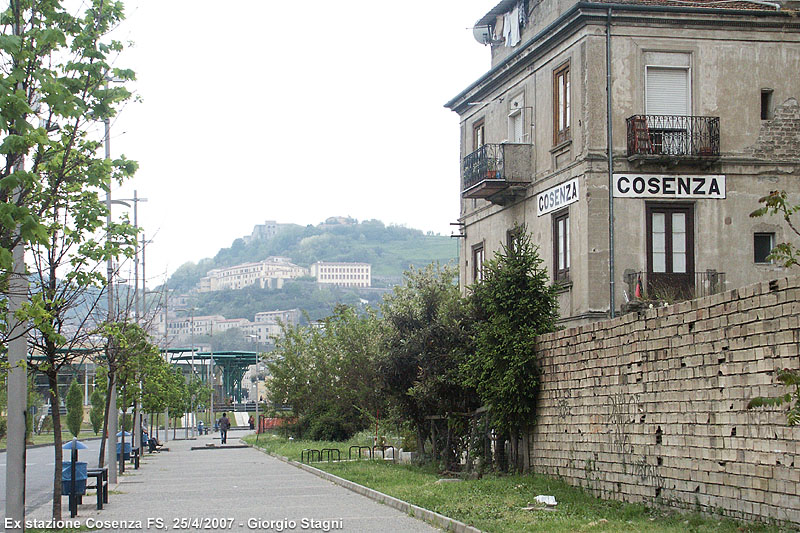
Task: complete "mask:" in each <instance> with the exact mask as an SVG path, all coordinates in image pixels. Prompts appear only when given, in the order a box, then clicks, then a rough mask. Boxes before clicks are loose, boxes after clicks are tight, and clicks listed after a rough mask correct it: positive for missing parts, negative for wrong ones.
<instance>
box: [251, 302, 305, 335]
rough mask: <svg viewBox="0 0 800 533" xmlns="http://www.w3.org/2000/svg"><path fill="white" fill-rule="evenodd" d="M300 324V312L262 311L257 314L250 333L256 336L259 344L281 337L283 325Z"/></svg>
mask: <svg viewBox="0 0 800 533" xmlns="http://www.w3.org/2000/svg"><path fill="white" fill-rule="evenodd" d="M299 323H300V310H299V309H289V310H286V311H262V312H261V313H256V316H255V320H254V322H253V323H252V324H251V325H250V328H249V333H250V334H251V335H255V336H256V339H257V340H258V342H263V343H266V342H270V341H271V340H272V339H274V338H276V337H280V335H281V325H286V326H296V325H297V324H299Z"/></svg>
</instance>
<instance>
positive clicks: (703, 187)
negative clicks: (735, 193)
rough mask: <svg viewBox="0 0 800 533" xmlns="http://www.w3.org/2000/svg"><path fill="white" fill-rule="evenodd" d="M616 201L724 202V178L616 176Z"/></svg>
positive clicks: (659, 175)
mask: <svg viewBox="0 0 800 533" xmlns="http://www.w3.org/2000/svg"><path fill="white" fill-rule="evenodd" d="M614 196H615V197H616V198H701V199H720V200H721V199H724V198H725V175H724V174H716V175H708V176H678V175H674V174H671V175H662V174H622V173H620V174H614Z"/></svg>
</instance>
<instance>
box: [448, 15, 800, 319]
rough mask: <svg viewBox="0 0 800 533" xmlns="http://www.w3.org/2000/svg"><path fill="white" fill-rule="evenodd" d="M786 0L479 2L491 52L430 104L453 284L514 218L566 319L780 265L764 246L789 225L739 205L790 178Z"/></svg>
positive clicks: (797, 34)
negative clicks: (438, 113)
mask: <svg viewBox="0 0 800 533" xmlns="http://www.w3.org/2000/svg"><path fill="white" fill-rule="evenodd" d="M795 4H796V3H795ZM788 6H789V4H781V3H773V2H766V1H752V2H749V1H744V0H743V1H736V2H733V1H732V2H724V3H723V2H716V1H710V0H709V1H706V0H695V1H689V2H686V1H678V0H647V1H646V2H645V1H644V0H642V1H622V2H617V3H609V2H601V1H580V2H576V1H574V0H541V1H533V0H531V1H514V0H511V1H506V0H504V1H502V2H500V3H498V4H497V5H496V6H495V7H494V8H493V9H492V10H491V11H489V12H488V13H486V14H485V15H484V16H483V17H482V18H481V19H480V20H478V21H477V23H476V24H475V36H476V38H477V39H478V41H479V42H480V43H481V44H483V45H486V46H489V47H490V48H491V58H492V59H491V68H490V70H489V71H488V72H487V73H486V74H485V75H483V76H482V77H481V78H480V79H478V80H477V81H476V82H474V83H473V84H471V85H470V86H469V87H467V88H466V89H464V90H463V91H462V92H461V93H460V94H458V95H457V96H456V97H454V98H453V99H452V100H450V101H449V102H447V104H446V107H447V108H449V109H451V110H453V111H455V112H456V113H458V115H459V118H460V126H461V131H460V138H461V187H460V191H461V193H460V197H461V213H460V218H459V223H460V225H461V229H462V231H461V232H460V233H461V234H462V235H464V237H463V239H462V240H461V247H460V261H459V265H460V274H461V275H460V280H461V284H462V288H464V289H465V290H466V286H467V285H469V284H471V283H474V282H475V281H478V280H480V278H481V274H482V268H483V267H482V265H483V262H484V261H485V260H486V259H488V258H490V257H491V256H492V255H493V253H494V252H496V251H497V250H498V249H499V248H500V247H501V245H502V244H507V243H511V242H513V239H514V237H515V236H514V235H513V228H515V227H516V225H517V224H519V225H524V226H525V227H526V228H527V232H528V233H529V234H530V236H531V238H532V240H533V242H534V243H535V244H537V245H538V246H539V252H540V255H541V256H542V258H543V259H544V262H545V264H546V266H547V268H548V270H549V271H550V273H551V276H552V280H553V281H554V282H559V283H560V285H561V289H560V292H559V305H560V310H561V316H562V320H563V321H564V322H566V323H571V324H578V323H583V322H588V321H593V320H597V319H600V318H605V317H607V316H609V315H610V314H616V313H618V312H619V309H620V306H621V305H622V304H623V303H624V302H626V300H629V299H633V298H635V297H636V296H641V297H642V298H651V297H657V298H663V299H667V300H670V299H672V300H674V299H681V298H687V297H688V298H691V297H696V296H701V295H705V294H710V293H715V292H719V291H721V290H723V289H729V288H733V287H739V286H743V285H746V284H750V283H753V282H756V281H759V280H765V279H772V278H775V277H777V276H780V275H781V270H782V269H781V267H779V266H777V265H775V264H773V263H770V262H769V260H767V258H766V257H767V255H768V254H769V251H770V249H771V248H772V247H773V246H774V245H775V244H776V243H779V242H782V241H784V240H788V239H791V237H792V235H791V234H790V233H789V231H788V230H787V228H786V227H785V226H784V225H783V224H781V220H780V219H779V218H778V217H772V218H770V217H762V218H750V217H749V214H750V213H751V212H752V211H754V210H755V209H757V208H758V207H760V204H759V203H758V199H759V198H761V197H763V196H765V195H767V194H769V192H770V191H773V190H786V191H788V192H789V193H790V198H792V199H793V200H794V201H795V202H796V201H797V200H798V193H800V105H798V99H800V75H798V73H799V72H800V23H798V22H797V19H796V18H795V17H793V15H792V10H790V9H787V7H788ZM609 87H610V89H609V90H607V88H609ZM609 154H611V157H609Z"/></svg>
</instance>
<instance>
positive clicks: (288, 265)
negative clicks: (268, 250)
mask: <svg viewBox="0 0 800 533" xmlns="http://www.w3.org/2000/svg"><path fill="white" fill-rule="evenodd" d="M307 274H308V270H307V269H305V268H303V267H301V266H297V265H295V264H294V263H292V262H291V259H289V258H288V257H268V258H266V259H264V260H263V261H259V262H257V263H243V264H241V265H235V266H232V267H228V268H215V269H213V270H209V271H208V273H207V274H206V275H205V276H204V277H203V278H201V279H200V281H199V282H198V284H197V292H212V291H221V290H226V289H227V290H238V289H243V288H245V287H250V286H255V287H259V288H261V289H280V288H282V287H283V283H284V281H286V280H287V279H295V278H299V277H301V276H305V275H307Z"/></svg>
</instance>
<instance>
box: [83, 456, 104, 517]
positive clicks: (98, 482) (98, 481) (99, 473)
mask: <svg viewBox="0 0 800 533" xmlns="http://www.w3.org/2000/svg"><path fill="white" fill-rule="evenodd" d="M86 476H87V477H88V478H94V480H95V482H94V485H89V484H88V483H87V485H86V488H87V489H97V508H98V509H102V508H103V504H104V503H108V467H107V466H103V467H100V468H87V469H86Z"/></svg>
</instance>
